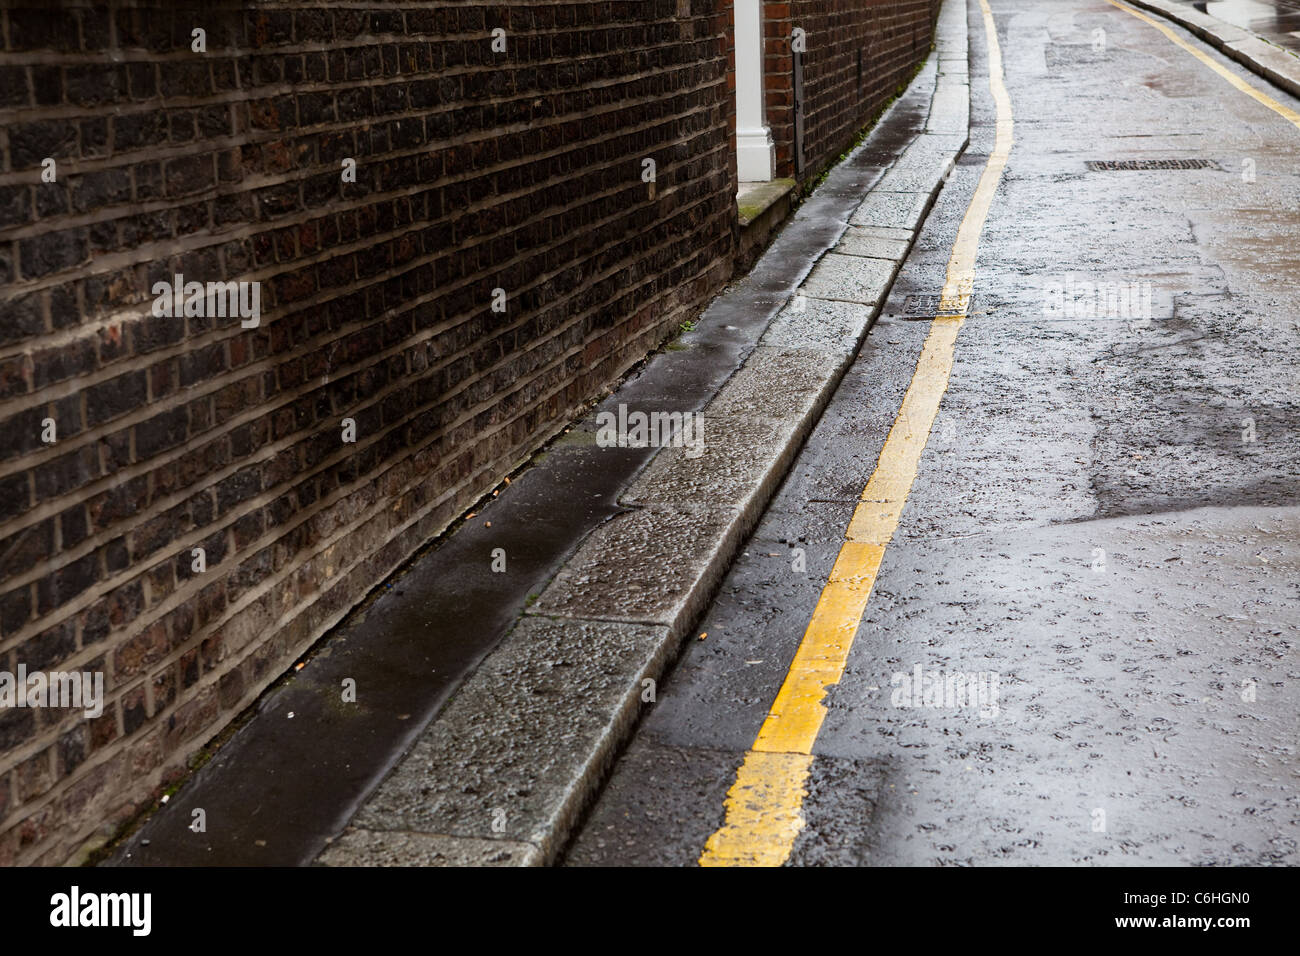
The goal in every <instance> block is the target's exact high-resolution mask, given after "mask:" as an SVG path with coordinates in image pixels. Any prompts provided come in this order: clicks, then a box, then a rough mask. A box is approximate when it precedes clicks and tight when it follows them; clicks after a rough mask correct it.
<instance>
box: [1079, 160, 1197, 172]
mask: <svg viewBox="0 0 1300 956" xmlns="http://www.w3.org/2000/svg"><path fill="white" fill-rule="evenodd" d="M1088 168H1089V169H1091V170H1092V171H1093V172H1112V171H1115V170H1135V169H1222V168H1223V167H1222V166H1220V165H1219V164H1218V163H1216V162H1215V161H1214V160H1212V159H1090V160H1088Z"/></svg>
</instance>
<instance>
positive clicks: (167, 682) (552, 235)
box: [0, 0, 736, 864]
mask: <svg viewBox="0 0 1300 956" xmlns="http://www.w3.org/2000/svg"><path fill="white" fill-rule="evenodd" d="M0 6H2V7H3V9H2V13H3V25H2V26H3V37H2V38H3V44H4V45H3V53H2V54H0V130H2V131H0V161H2V163H3V165H2V166H0V434H2V435H3V436H4V441H3V444H2V446H0V671H9V672H10V673H14V672H16V670H17V667H18V665H19V664H23V665H25V666H26V668H27V669H28V670H29V671H35V670H86V671H102V672H104V674H105V677H106V681H107V697H108V704H107V708H106V710H105V712H104V714H103V716H101V717H99V718H98V719H94V720H86V719H84V718H83V716H82V714H81V713H80V712H74V711H69V710H62V711H60V710H40V709H14V708H9V709H0V864H11V863H15V862H17V863H28V862H47V863H53V862H61V861H63V860H65V859H68V858H69V857H74V856H75V855H76V854H77V853H78V852H79V851H80V849H81V848H83V846H84V845H86V844H87V842H88V841H91V842H93V841H94V840H95V839H96V838H102V837H103V836H105V835H106V834H108V833H110V832H111V831H112V830H113V829H114V827H115V826H117V825H119V824H120V823H121V822H122V821H123V820H125V819H127V818H129V817H130V816H131V815H132V814H133V813H134V812H135V811H136V810H137V809H138V808H139V807H140V806H141V805H142V802H144V801H147V800H149V799H151V797H152V796H153V795H155V794H156V793H157V791H158V788H159V787H160V786H161V785H163V784H164V783H165V782H166V781H168V780H170V779H173V778H174V777H175V776H176V775H178V774H179V773H180V772H181V771H182V770H183V768H184V767H185V764H186V761H187V760H188V758H189V757H190V756H191V755H192V754H193V753H194V752H195V751H196V750H197V749H198V748H199V747H201V746H202V745H203V744H205V743H206V742H207V741H208V740H210V739H211V738H212V737H213V735H214V734H215V733H216V732H217V731H218V730H220V728H221V727H222V726H223V725H225V724H226V723H227V722H228V721H229V720H230V719H231V718H232V717H233V716H234V715H236V714H238V713H239V711H240V710H241V709H243V708H244V707H246V706H247V705H248V704H249V703H250V702H251V701H252V700H253V699H254V698H255V697H256V696H257V694H258V693H259V691H260V690H262V689H263V688H264V687H265V686H266V685H267V684H268V683H269V682H270V681H272V680H273V679H275V678H276V677H277V676H279V675H280V674H281V673H283V672H284V671H285V670H286V669H287V668H288V667H289V666H290V665H291V664H292V662H293V661H294V660H295V658H296V657H297V656H298V655H300V654H301V653H302V652H303V651H304V649H306V648H307V647H308V646H309V645H310V644H311V643H312V642H313V641H314V640H316V639H317V638H318V637H319V636H320V635H321V634H322V633H324V631H326V630H327V629H328V628H329V627H330V626H331V625H332V624H333V623H335V622H337V621H338V620H339V619H340V617H341V616H342V615H343V614H345V613H346V612H347V611H348V610H349V608H351V607H352V606H354V605H355V604H356V603H357V602H358V601H359V600H360V599H361V598H362V597H363V596H364V595H365V593H366V592H367V591H368V590H369V589H371V588H372V587H374V586H375V585H376V584H377V583H379V582H380V581H381V580H382V579H383V577H384V576H385V575H387V574H388V573H389V572H390V571H391V570H393V569H394V568H395V567H396V566H397V565H398V564H399V563H401V562H402V561H403V560H404V559H405V558H407V557H408V556H409V555H410V554H411V553H412V552H413V551H414V550H415V549H416V548H418V547H419V546H420V545H421V544H423V543H425V542H427V541H428V540H429V539H430V538H432V537H433V536H435V535H436V534H437V533H438V532H439V531H440V530H442V529H443V528H445V527H446V526H447V525H448V523H449V522H450V521H451V520H453V519H454V518H455V517H456V516H457V515H459V514H460V513H462V512H463V511H464V510H465V508H466V507H467V506H468V505H469V504H470V503H471V502H472V501H474V500H475V499H476V498H478V497H479V496H481V495H482V494H484V493H485V492H486V491H488V490H489V489H491V488H492V487H493V486H494V485H495V484H496V483H497V482H498V481H499V480H500V478H501V476H502V475H504V474H506V473H508V472H509V471H510V470H511V469H512V468H513V467H515V466H516V465H517V464H519V463H520V462H521V461H523V460H524V459H526V457H527V456H528V455H529V453H530V452H531V451H532V450H534V449H535V448H536V447H538V445H539V444H540V443H542V442H543V441H544V440H545V439H546V438H547V437H548V436H549V435H550V434H552V433H553V432H554V431H555V430H556V429H557V427H559V426H560V425H562V424H563V423H564V422H565V421H567V420H568V419H570V418H571V417H572V416H573V415H574V413H575V412H576V411H577V410H578V409H579V408H580V407H581V406H582V404H583V403H584V402H585V401H587V400H588V399H590V398H592V397H593V396H594V395H596V394H597V393H598V392H599V391H600V389H601V388H602V387H603V386H605V385H606V384H608V383H609V382H611V381H613V380H615V379H616V378H617V377H618V376H619V375H620V373H621V372H623V371H624V370H625V369H626V368H627V367H628V366H629V365H630V364H632V363H634V362H635V361H637V360H639V359H641V358H642V357H643V356H644V355H645V353H646V352H647V351H648V350H649V349H651V348H653V347H654V346H655V345H656V344H658V343H659V342H660V341H661V340H662V339H663V338H664V337H665V335H666V334H667V332H668V331H669V330H674V329H676V327H677V325H678V324H679V323H680V321H682V319H684V318H686V317H687V316H688V315H690V314H693V313H694V312H695V311H696V310H697V309H698V308H699V306H700V305H701V304H702V303H703V302H704V301H705V300H706V298H707V297H708V296H709V295H710V294H712V293H713V292H714V291H716V290H717V289H718V288H719V287H720V286H721V285H722V283H723V282H724V281H726V279H728V278H729V276H730V268H731V264H730V256H731V252H732V248H733V244H734V232H735V228H736V227H735V209H734V189H735V185H734V184H735V161H734V158H733V154H732V149H733V147H732V145H731V143H730V136H731V135H732V133H731V130H732V127H733V126H734V105H733V101H732V96H731V94H730V92H729V87H728V69H729V63H730V30H731V17H730V8H729V6H727V5H726V4H725V3H724V2H723V0H624V2H603V3H567V2H533V3H505V4H480V3H472V2H468V3H454V4H450V3H426V2H417V0H410V2H387V3H382V2H377V3H374V4H371V5H370V6H369V7H368V8H365V9H363V8H360V7H355V6H352V5H347V6H344V5H335V4H331V3H325V2H310V0H303V2H295V3H273V2H270V0H265V2H260V0H244V2H234V0H227V2H221V0H216V2H211V0H209V2H204V3H190V4H185V3H178V4H173V3H171V2H167V0H152V2H132V3H125V2H123V3H114V4H107V5H106V4H100V5H98V6H96V7H92V6H91V5H90V4H88V3H72V2H67V0H62V2H59V0H54V2H41V3H31V4H15V3H6V4H3V5H0ZM196 27H198V28H202V29H203V30H204V31H205V41H206V52H195V51H194V50H193V49H192V44H193V42H194V40H193V34H192V31H193V29H194V28H196ZM496 27H500V28H503V29H504V30H505V31H506V34H505V41H506V51H505V52H504V53H499V52H493V50H492V37H491V34H490V31H491V30H492V29H493V28H496ZM46 158H50V159H53V160H54V163H55V165H54V175H55V181H53V182H44V181H42V170H43V166H42V163H43V160H45V159H46ZM345 158H350V159H354V160H355V161H356V177H355V178H356V181H355V183H352V182H345V181H343V176H342V169H343V160H344V159H345ZM644 158H652V159H654V160H655V162H656V164H657V171H656V172H657V175H656V182H655V183H654V186H653V188H651V186H650V185H648V184H647V183H645V182H643V181H642V169H643V167H642V160H643V159H644ZM175 274H181V275H183V276H184V277H185V280H186V281H187V282H188V281H200V282H210V281H221V280H231V281H244V282H253V281H257V282H260V283H261V285H260V297H261V316H260V325H258V326H257V327H256V328H245V327H244V326H243V324H242V323H241V321H240V319H239V318H238V317H234V318H231V317H227V318H219V317H218V318H213V317H206V316H201V315H190V316H180V317H175V318H173V317H167V316H162V317H155V316H154V315H153V314H152V311H153V304H154V298H155V296H154V292H153V286H154V284H155V283H156V282H160V281H170V280H171V277H172V276H173V275H175ZM498 288H500V289H502V290H504V292H505V295H506V308H505V311H504V312H494V311H492V309H491V307H490V306H491V304H492V300H493V290H494V289H498ZM345 418H351V419H353V420H354V421H355V423H356V441H355V443H351V444H345V443H344V442H343V440H342V435H343V432H342V421H343V419H345ZM47 419H52V420H53V422H54V423H55V426H56V429H57V441H56V442H55V443H53V444H50V443H46V442H43V441H42V431H43V422H44V421H45V420H47ZM200 547H201V548H203V549H204V551H205V554H206V564H207V570H206V571H205V572H203V573H195V572H194V570H193V560H194V559H193V549H195V548H200Z"/></svg>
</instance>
